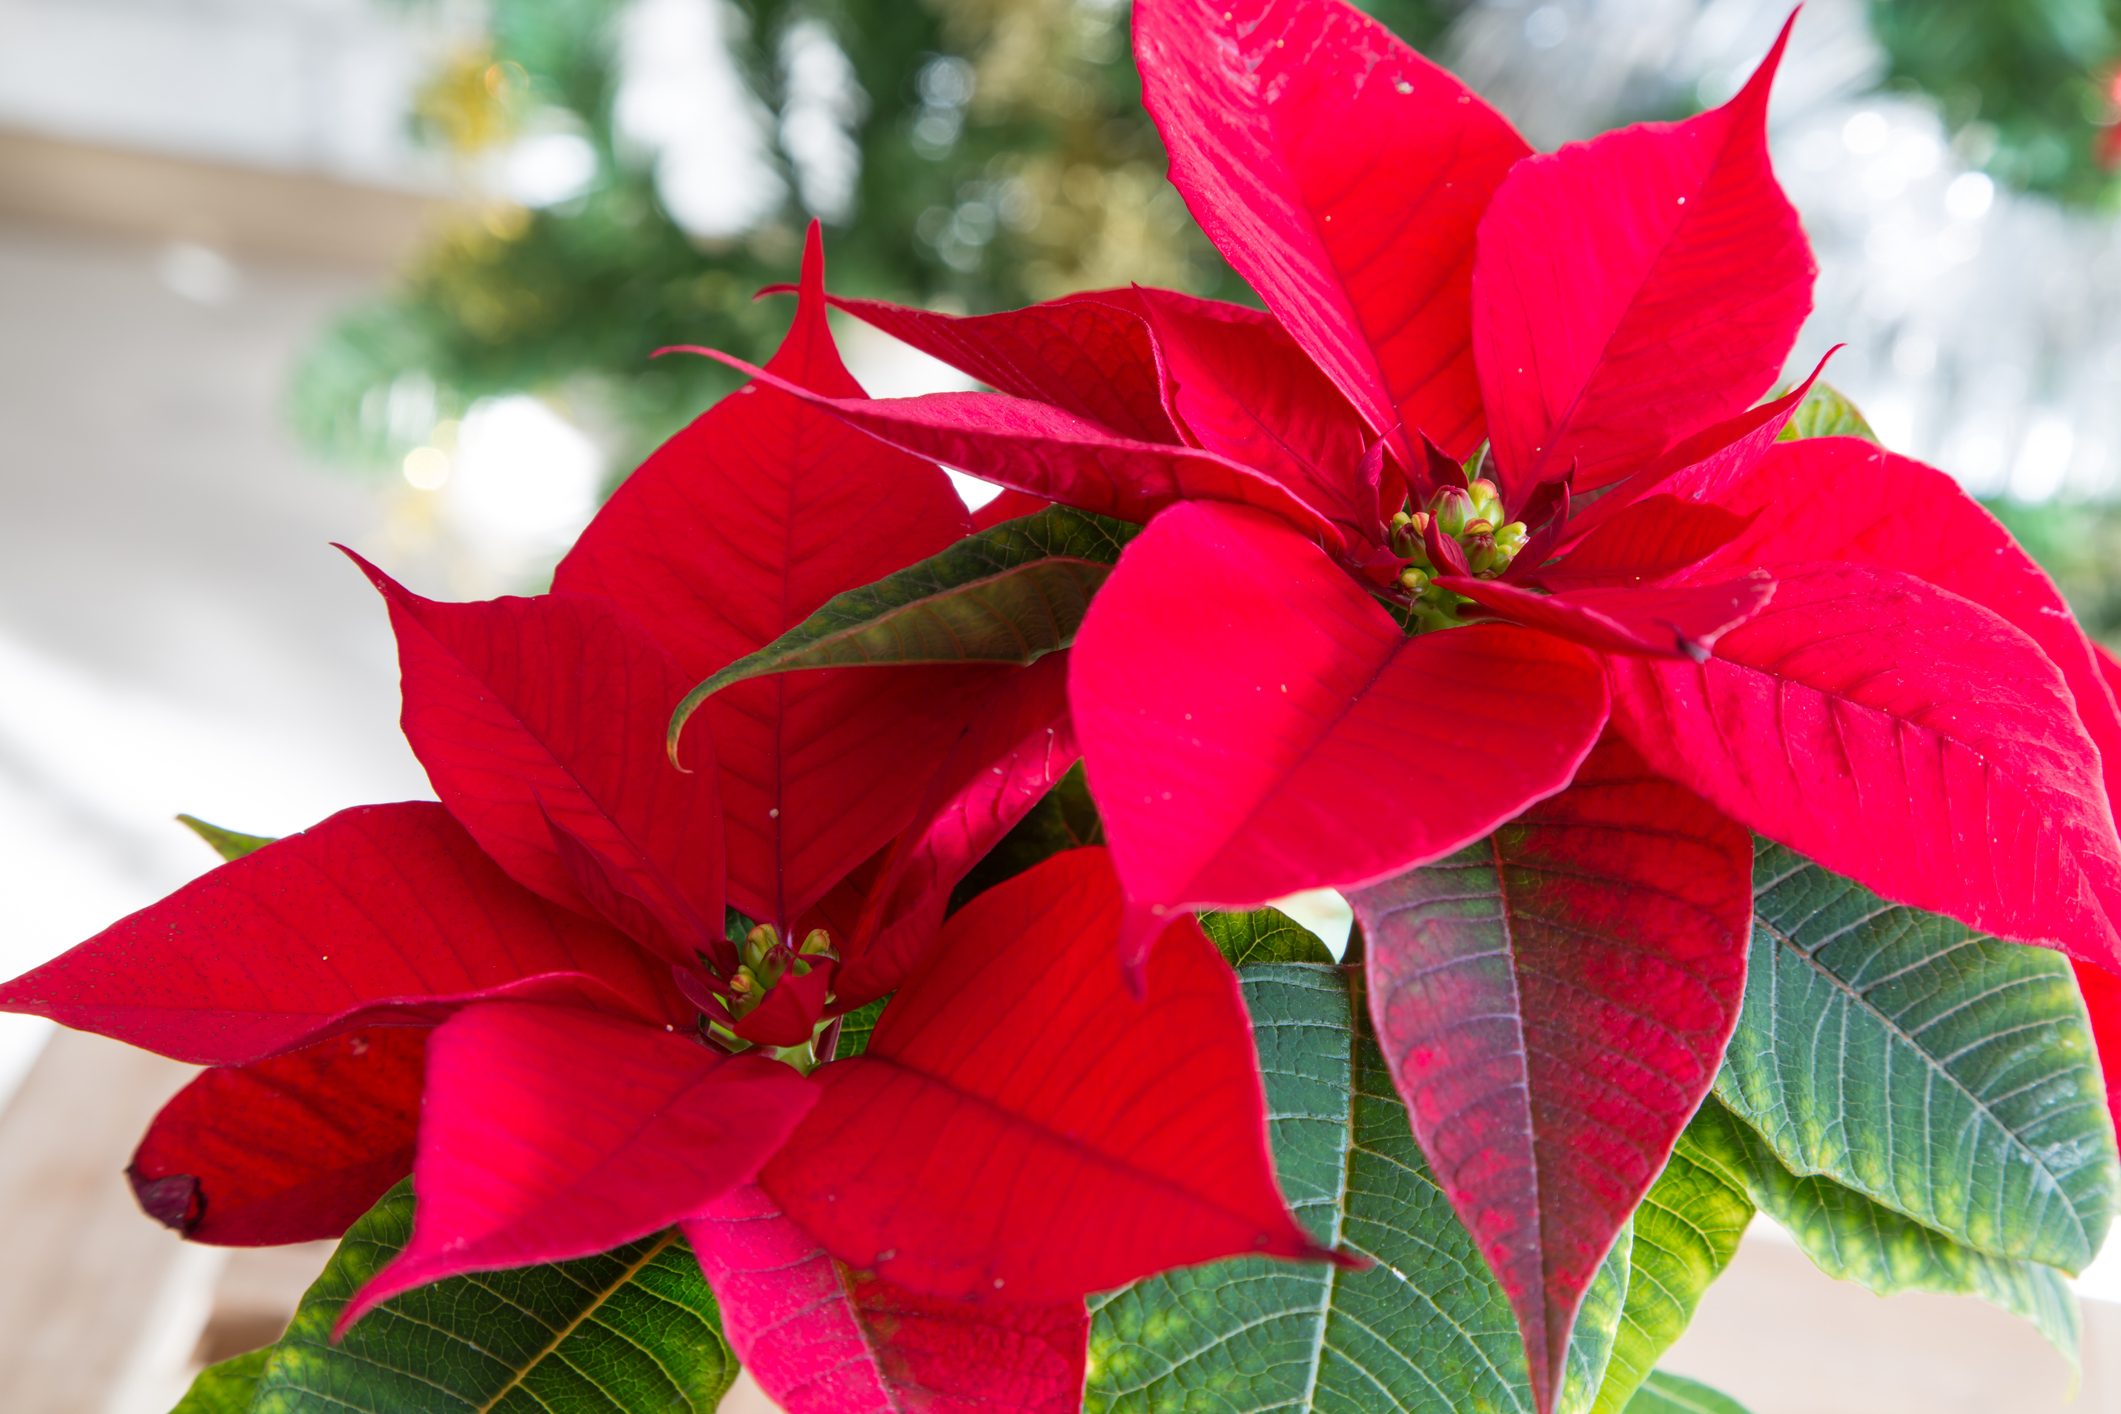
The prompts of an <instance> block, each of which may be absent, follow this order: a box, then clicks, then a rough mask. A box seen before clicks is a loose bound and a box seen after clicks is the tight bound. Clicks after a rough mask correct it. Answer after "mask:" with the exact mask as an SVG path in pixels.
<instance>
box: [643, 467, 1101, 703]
mask: <svg viewBox="0 0 2121 1414" xmlns="http://www.w3.org/2000/svg"><path fill="white" fill-rule="evenodd" d="M1137 529H1138V528H1137V527H1135V526H1131V525H1128V524H1126V523H1125V522H1124V521H1117V520H1111V519H1108V518H1107V517H1105V516H1099V515H1092V514H1090V513H1089V512H1087V511H1078V510H1073V509H1071V508H1069V507H1066V506H1049V507H1047V508H1046V509H1045V510H1043V511H1040V512H1038V513H1037V514H1036V515H1029V516H1022V517H1019V518H1017V519H1015V520H1008V521H1003V522H1002V523H1001V524H1000V525H997V526H993V527H991V528H990V529H987V530H983V531H981V532H979V533H978V534H977V535H970V536H967V537H966V538H965V539H963V540H960V541H958V542H957V543H956V544H954V545H952V546H951V547H950V548H949V549H947V550H944V551H942V552H941V553H940V554H936V555H931V556H929V557H928V558H927V559H925V560H922V561H921V562H920V563H919V564H916V565H909V566H907V567H906V568H905V569H902V570H900V571H899V572H898V573H897V574H893V575H887V576H885V577H884V578H883V579H880V580H878V581H876V583H874V584H866V585H863V586H862V587H860V588H858V589H850V590H848V591H847V592H846V593H844V594H839V595H836V596H834V597H833V598H831V599H828V600H826V601H825V603H824V604H823V605H822V606H821V607H820V608H819V609H818V610H817V612H816V613H814V614H812V615H811V616H810V617H809V618H807V619H805V620H803V622H801V623H799V624H797V625H796V626H795V627H794V628H792V629H790V630H788V632H786V633H784V634H782V635H781V636H780V637H779V638H776V639H775V640H774V641H773V642H771V643H769V644H767V645H766V646H765V647H763V648H761V649H759V650H758V651H757V652H755V653H749V654H746V655H745V656H744V657H742V658H739V659H737V660H736V661H735V662H734V663H731V664H730V665H729V666H728V667H726V668H724V669H722V670H721V671H720V672H718V673H716V674H715V675H714V676H713V677H711V678H708V679H707V680H706V681H705V682H703V683H701V684H700V685H699V686H698V687H696V688H694V689H693V690H692V691H691V692H690V693H687V694H686V696H685V700H684V701H683V702H681V703H679V704H678V710H677V714H676V715H675V716H674V717H672V718H671V723H670V736H671V740H672V742H675V741H676V740H677V736H678V732H679V731H680V730H681V729H682V728H683V726H684V724H685V719H686V718H687V717H690V716H691V715H692V713H693V711H694V710H695V709H696V708H698V706H699V705H700V703H702V702H704V701H705V700H706V699H707V698H708V697H710V696H712V695H713V694H714V693H716V692H719V691H720V690H721V689H723V688H725V687H727V686H729V685H730V684H731V683H738V682H743V681H744V680H745V679H747V678H755V677H763V676H765V675H767V674H769V673H786V672H793V671H795V670H796V669H799V668H849V667H870V666H876V665H881V664H894V663H1017V664H1024V663H1033V662H1036V661H1037V660H1038V659H1040V658H1043V657H1044V656H1046V654H1048V653H1051V652H1054V651H1055V650H1056V649H1061V648H1066V647H1067V646H1068V645H1069V644H1071V643H1073V642H1074V641H1075V631H1076V630H1077V629H1078V628H1080V627H1081V626H1082V622H1083V613H1084V611H1085V610H1087V609H1088V608H1089V607H1090V596H1091V595H1092V594H1094V593H1095V592H1096V591H1097V587H1098V586H1099V585H1101V584H1103V583H1104V582H1105V576H1106V575H1108V574H1110V573H1111V572H1112V566H1113V564H1114V563H1115V562H1117V561H1118V559H1119V552H1120V551H1121V550H1122V549H1123V548H1125V546H1126V543H1127V541H1129V540H1130V539H1132V538H1133V537H1134V535H1135V533H1136V531H1137ZM855 533H857V534H859V533H860V529H859V527H856V529H855Z"/></svg>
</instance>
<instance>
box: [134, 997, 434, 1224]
mask: <svg viewBox="0 0 2121 1414" xmlns="http://www.w3.org/2000/svg"><path fill="white" fill-rule="evenodd" d="M427 1035H428V1032H427V1028H425V1027H419V1026H379V1027H375V1028H373V1029H371V1030H367V1031H353V1032H348V1033H346V1034H344V1035H340V1036H333V1037H330V1038H328V1039H326V1040H323V1041H319V1042H317V1043H316V1044H315V1045H312V1046H304V1047H303V1048H302V1049H300V1050H298V1051H289V1052H288V1053H287V1054H285V1055H279V1056H273V1057H270V1058H269V1059H266V1060H262V1061H254V1062H252V1063H251V1064H249V1065H245V1066H229V1067H220V1066H217V1067H215V1068H214V1069H211V1070H208V1071H205V1072H204V1073H202V1074H201V1075H200V1076H199V1077H198V1078H197V1079H195V1080H193V1081H192V1082H191V1084H189V1085H187V1086H185V1087H184V1088H183V1089H182V1090H179V1091H178V1092H177V1094H176V1097H175V1098H174V1099H172V1100H171V1101H170V1102H169V1103H168V1104H166V1105H164V1106H163V1107H162V1111H161V1113H160V1114H157V1115H156V1116H155V1120H154V1123H153V1124H151V1125H149V1126H148V1130H147V1135H146V1137H145V1138H143V1139H142V1140H141V1141H140V1147H139V1149H138V1150H137V1151H136V1152H135V1153H134V1154H133V1161H132V1164H131V1166H130V1167H128V1168H127V1169H126V1171H125V1176H126V1177H127V1178H128V1179H130V1180H131V1182H132V1186H133V1194H134V1196H135V1197H136V1198H138V1199H139V1202H140V1206H141V1208H142V1209H143V1210H145V1211H146V1212H147V1214H148V1215H149V1216H150V1217H152V1218H154V1219H156V1220H157V1221H159V1222H161V1223H164V1224H166V1225H167V1226H169V1227H172V1228H175V1229H176V1230H177V1231H178V1232H180V1233H182V1234H184V1236H186V1237H188V1238H190V1239H191V1240H192V1241H194V1242H208V1243H213V1244H216V1245H218V1246H224V1247H272V1246H278V1245H279V1244H281V1243H287V1242H310V1241H314V1240H316V1239H318V1238H325V1237H338V1236H339V1235H340V1234H342V1233H344V1232H345V1231H346V1229H347V1228H348V1227H350V1226H351V1225H352V1224H353V1221H354V1219H356V1218H358V1217H360V1216H361V1214H363V1213H365V1212H367V1211H368V1210H369V1209H370V1208H371V1207H373V1206H374V1205H375V1202H376V1200H377V1199H378V1198H381V1197H382V1196H383V1195H384V1194H385V1193H387V1192H389V1191H390V1188H391V1185H393V1184H395V1183H396V1182H397V1181H398V1180H399V1179H401V1178H403V1177H405V1175H406V1174H408V1173H410V1172H412V1152H413V1134H414V1131H415V1127H416V1126H417V1124H418V1123H419V1117H420V1076H421V1072H422V1066H423V1064H424V1062H425V1059H426V1054H427Z"/></svg>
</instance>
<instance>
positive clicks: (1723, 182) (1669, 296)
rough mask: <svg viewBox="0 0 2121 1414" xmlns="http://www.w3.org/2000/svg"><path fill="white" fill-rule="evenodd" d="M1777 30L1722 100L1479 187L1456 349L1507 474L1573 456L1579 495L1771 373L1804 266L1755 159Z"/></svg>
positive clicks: (1786, 336)
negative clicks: (1482, 200) (1465, 361)
mask: <svg viewBox="0 0 2121 1414" xmlns="http://www.w3.org/2000/svg"><path fill="white" fill-rule="evenodd" d="M1793 19H1794V17H1793ZM1788 40H1789V27H1788V26H1787V25H1785V26H1784V27H1783V31H1782V35H1781V37H1780V38H1778V39H1777V40H1776V41H1775V47H1774V49H1773V50H1771V51H1770V52H1769V54H1768V56H1767V58H1766V59H1765V60H1763V61H1762V62H1761V65H1760V68H1759V69H1758V70H1757V71H1756V72H1755V73H1754V75H1753V77H1752V79H1751V81H1750V82H1748V83H1747V84H1746V86H1745V88H1744V89H1743V90H1742V91H1741V92H1740V93H1739V94H1738V96H1737V97H1736V98H1733V99H1732V100H1731V101H1730V102H1729V103H1727V104H1725V105H1724V106H1723V107H1721V108H1717V109H1714V110H1712V111H1710V112H1707V113H1703V114H1701V115H1700V116H1698V117H1694V118H1689V119H1687V120H1686V121H1685V122H1683V123H1644V124H1638V125H1637V126H1635V127H1631V128H1623V129H1621V130H1620V131H1618V132H1612V133H1607V134H1606V135H1605V136H1604V137H1601V138H1597V139H1595V140H1593V141H1591V142H1587V143H1578V144H1574V145H1571V146H1569V147H1564V148H1562V149H1561V150H1560V151H1559V152H1555V153H1552V154H1549V155H1546V156H1541V157H1534V158H1531V159H1528V160H1527V161H1524V162H1521V163H1519V164H1518V165H1517V167H1516V169H1515V170H1513V171H1512V172H1511V173H1510V175H1509V178H1508V180H1506V181H1504V182H1503V184H1502V188H1501V190H1499V191H1497V192H1496V193H1495V199H1494V201H1493V203H1492V204H1491V205H1490V206H1489V207H1488V211H1487V215H1486V216H1485V217H1484V218H1483V219H1482V221H1481V223H1480V235H1479V254H1478V256H1477V258H1476V260H1475V262H1474V268H1473V291H1474V301H1473V346H1474V349H1475V351H1476V352H1477V354H1478V356H1479V364H1480V387H1481V392H1482V394H1483V396H1484V398H1485V400H1486V405H1487V412H1488V421H1489V424H1490V432H1491V435H1492V437H1493V440H1494V446H1495V461H1496V464H1497V468H1498V471H1499V473H1500V475H1501V477H1502V479H1503V481H1504V484H1505V486H1506V487H1509V488H1517V489H1523V488H1529V487H1531V486H1533V485H1536V484H1537V483H1538V482H1540V481H1543V480H1545V479H1546V478H1547V477H1549V476H1554V475H1558V474H1560V473H1562V472H1564V471H1566V470H1568V469H1569V467H1570V466H1571V465H1572V464H1573V465H1574V466H1575V468H1576V482H1575V485H1576V489H1577V490H1578V491H1590V490H1595V489H1597V488H1598V487H1601V486H1607V485H1610V484H1612V483H1613V482H1615V481H1618V480H1619V479H1621V478H1622V477H1623V476H1625V475H1627V474H1628V473H1630V472H1632V471H1635V470H1636V469H1638V468H1639V467H1641V466H1643V465H1645V464H1647V463H1650V462H1652V461H1654V460H1655V459H1656V458H1657V456H1658V455H1659V454H1660V453H1662V452H1664V451H1665V450H1666V449H1667V448H1669V447H1670V446H1671V445H1672V444H1673V443H1675V442H1677V441H1678V440H1679V439H1680V438H1681V437H1684V436H1686V435H1687V434H1689V433H1691V432H1693V431H1694V430H1695V429H1696V428H1699V427H1701V426H1703V425H1704V424H1707V423H1710V422H1714V421H1716V420H1717V419H1719V418H1725V417H1729V416H1731V415H1733V414H1735V413H1737V412H1739V411H1740V410H1741V409H1743V408H1745V407H1746V406H1747V405H1749V404H1750V403H1752V401H1753V400H1754V399H1755V398H1758V397H1759V396H1760V395H1761V394H1762V393H1764V392H1766V391H1767V389H1768V386H1769V385H1770V384H1771V383H1773V382H1774V380H1775V377H1776V375H1777V374H1779V373H1780V372H1781V371H1782V364H1783V360H1784V359H1785V358H1787V357H1788V356H1789V350H1790V344H1791V342H1792V341H1793V340H1794V339H1795V338H1796V337H1797V328H1798V326H1799V325H1800V324H1802V323H1803V322H1804V316H1805V315H1806V314H1807V313H1808V312H1809V311H1810V309H1811V306H1812V277H1813V275H1814V274H1815V273H1816V267H1815V266H1814V265H1813V263H1812V255H1811V250H1810V247H1809V246H1808V245H1807V243H1806V241H1805V238H1804V229H1803V227H1802V226H1800V225H1799V224H1798V221H1797V213H1796V211H1795V210H1793V209H1792V208H1791V206H1790V204H1789V201H1788V199H1787V198H1785V197H1784V196H1783V194H1782V189H1781V187H1779V186H1778V185H1776V182H1775V174H1774V171H1773V169H1772V168H1771V167H1770V165H1769V162H1768V148H1767V126H1766V120H1767V104H1768V88H1769V86H1770V85H1771V84H1772V83H1773V81H1774V77H1775V67H1776V65H1777V63H1778V62H1779V61H1780V60H1781V58H1782V51H1783V46H1784V45H1785V44H1786V43H1788Z"/></svg>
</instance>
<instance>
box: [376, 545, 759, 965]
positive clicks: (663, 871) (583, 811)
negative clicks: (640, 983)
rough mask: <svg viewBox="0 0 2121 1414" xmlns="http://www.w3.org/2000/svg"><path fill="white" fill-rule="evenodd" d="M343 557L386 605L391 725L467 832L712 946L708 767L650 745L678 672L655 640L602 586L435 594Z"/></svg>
mask: <svg viewBox="0 0 2121 1414" xmlns="http://www.w3.org/2000/svg"><path fill="white" fill-rule="evenodd" d="M354 560H355V563H357V564H359V565H360V566H361V568H362V570H363V571H364V572H365V573H366V574H367V575H368V577H369V579H370V580H371V581H373V582H374V584H375V586H376V588H377V589H379V590H381V591H382V594H383V597H384V599H385V600H386V601H387V602H388V603H389V605H390V621H391V626H392V627H393V628H394V629H395V630H396V631H397V636H398V662H399V666H400V669H401V671H402V673H403V676H404V695H405V710H404V717H403V720H404V727H405V739H406V740H407V741H408V742H410V743H411V744H412V749H413V754H414V755H416V756H418V757H419V758H420V764H421V765H423V766H425V767H426V768H427V775H428V779H429V780H431V781H433V782H434V787H435V793H436V794H437V795H439V796H440V797H441V798H442V803H443V804H444V805H446V806H448V807H449V810H450V813H451V814H453V815H455V816H456V817H457V819H458V820H460V821H461V822H463V825H464V828H465V829H467V830H469V831H471V833H472V836H473V838H475V839H477V840H478V842H479V845H480V847H481V848H482V849H484V850H485V851H486V853H487V854H488V855H490V856H492V857H493V858H494V859H495V860H496V861H498V862H499V863H500V865H501V866H502V867H503V868H505V869H507V870H508V872H509V873H511V874H513V875H514V876H515V877H516V879H517V880H518V881H520V882H521V883H523V884H524V885H525V886H527V887H529V888H532V889H535V890H537V892H539V893H541V894H543V895H545V897H547V898H549V899H552V900H553V901H554V902H555V903H561V904H565V905H567V906H569V907H572V908H576V909H578V910H580V911H581V912H584V913H589V914H592V915H595V916H601V917H603V918H604V919H605V920H606V921H607V922H610V923H612V924H614V925H615V926H618V927H620V928H623V929H625V930H626V931H628V932H629V933H632V934H633V935H634V936H635V938H636V940H637V941H639V942H640V943H642V944H643V945H644V946H647V947H650V948H653V949H656V950H657V951H659V952H661V953H662V954H663V956H664V957H665V958H666V959H668V960H669V961H672V962H677V963H683V964H686V965H688V966H689V965H691V964H692V963H693V962H694V961H695V956H696V954H700V953H705V954H707V955H709V956H721V955H723V954H725V953H726V952H727V950H728V943H727V940H726V939H725V938H724V937H723V935H722V883H723V872H722V802H721V798H720V795H719V793H718V792H717V790H716V783H717V778H716V774H715V772H714V770H713V769H712V767H711V765H703V766H702V768H701V769H700V770H698V771H695V772H692V773H689V774H688V773H681V772H678V771H674V770H672V769H671V768H670V763H669V762H668V761H667V760H665V759H664V755H663V752H662V750H661V745H660V738H661V736H662V727H663V723H664V722H665V720H667V716H668V713H669V710H670V707H671V705H672V704H673V703H675V702H676V701H677V700H678V699H679V698H681V697H683V696H684V695H685V689H686V687H687V685H688V684H687V683H686V681H685V678H684V675H683V673H682V671H681V670H680V669H679V667H678V665H677V664H676V663H675V662H674V661H672V659H671V657H670V655H669V654H668V653H667V652H665V651H664V650H663V648H662V646H661V645H659V644H658V643H656V641H655V640H654V639H652V638H650V637H649V636H648V634H647V632H646V631H645V630H643V629H642V628H640V627H639V626H638V625H636V624H635V623H634V622H633V621H632V620H631V619H630V618H628V617H627V616H626V615H625V614H624V613H622V612H621V611H620V610H619V609H618V608H616V607H615V606H614V605H612V604H610V603H609V602H607V601H604V600H600V599H589V598H584V597H580V596H575V595H556V594H547V595H541V596H540V597H538V598H535V599H514V598H509V599H492V600H487V601H485V602H483V603H476V604H443V603H437V602H435V601H434V600H431V599H423V598H421V597H420V596H418V595H416V594H413V593H410V592H408V591H407V590H406V589H404V588H403V587H402V586H400V585H399V584H398V583H397V582H396V581H394V580H392V579H391V578H390V577H389V576H388V575H386V574H384V573H383V572H382V571H381V570H379V569H377V568H376V567H375V566H373V565H371V564H369V563H368V562H367V561H366V560H362V559H361V558H360V557H359V556H354Z"/></svg>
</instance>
